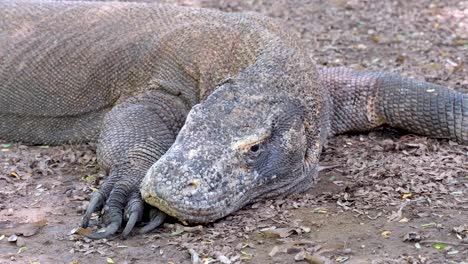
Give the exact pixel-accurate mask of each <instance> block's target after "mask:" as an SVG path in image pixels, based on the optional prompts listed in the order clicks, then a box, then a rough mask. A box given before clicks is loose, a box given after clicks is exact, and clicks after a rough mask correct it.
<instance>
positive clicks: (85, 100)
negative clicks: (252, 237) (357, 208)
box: [0, 1, 468, 238]
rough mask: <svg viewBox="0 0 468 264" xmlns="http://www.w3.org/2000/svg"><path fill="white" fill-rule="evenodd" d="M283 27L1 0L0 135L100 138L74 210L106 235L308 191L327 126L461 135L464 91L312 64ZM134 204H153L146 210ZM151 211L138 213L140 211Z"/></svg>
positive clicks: (335, 130)
mask: <svg viewBox="0 0 468 264" xmlns="http://www.w3.org/2000/svg"><path fill="white" fill-rule="evenodd" d="M285 32H286V30H285V29H284V28H283V27H282V26H281V24H280V23H277V22H275V21H272V20H270V19H267V18H264V17H261V16H259V15H253V14H228V13H222V12H217V11H211V10H205V9H196V8H182V7H173V6H161V5H148V4H142V3H115V2H112V3H99V2H95V3H89V2H68V3H65V2H41V1H32V2H8V1H0V137H1V138H3V139H7V140H14V141H23V142H26V143H41V144H42V143H47V144H59V143H65V142H80V141H89V140H96V141H97V143H98V144H97V156H98V159H99V161H100V164H101V167H102V169H103V170H105V172H106V174H107V178H106V179H105V181H104V182H103V184H102V185H101V187H100V189H99V190H98V191H96V192H94V193H93V194H92V196H91V201H90V205H89V207H88V209H87V211H86V213H85V215H84V217H83V221H82V226H83V227H87V226H88V225H89V223H90V219H91V215H92V213H93V212H95V211H99V210H103V212H104V215H105V216H107V217H106V218H105V219H107V221H106V225H107V226H106V228H105V229H104V230H103V232H98V233H95V234H92V235H90V237H91V238H106V237H110V236H112V235H114V234H116V233H117V232H118V231H119V230H120V228H121V227H122V226H124V225H125V228H124V230H123V232H122V233H123V235H124V236H127V235H129V234H130V232H131V231H132V230H133V228H134V226H135V225H136V224H137V223H138V222H142V221H143V220H144V217H143V215H144V214H143V212H144V211H145V210H148V211H149V214H148V215H149V218H150V219H149V221H148V224H147V225H146V226H145V227H143V228H142V229H141V230H140V232H141V233H145V232H148V231H151V230H152V229H154V228H156V227H157V226H158V225H160V224H161V223H162V222H163V221H164V218H165V216H166V214H168V215H171V216H174V217H176V218H178V219H180V220H182V221H184V222H189V223H207V222H211V221H215V220H217V219H219V218H222V217H224V216H226V215H228V214H230V213H232V212H234V211H236V210H238V209H240V208H242V207H243V206H245V205H246V204H249V203H252V202H255V201H258V200H262V199H266V198H271V197H277V196H285V195H288V194H291V193H297V192H302V191H304V190H307V189H308V188H310V186H313V183H314V182H315V179H316V177H317V169H318V160H319V157H320V153H321V149H322V147H323V145H324V144H325V141H326V138H327V137H328V136H331V135H334V134H339V133H346V132H349V131H368V130H370V129H373V128H376V127H378V126H381V125H384V124H387V125H390V126H393V127H399V128H403V129H406V130H408V131H410V132H415V133H419V134H422V135H427V136H431V137H436V138H448V139H451V140H454V141H457V142H459V143H461V144H467V143H468V96H467V95H466V94H461V93H458V92H456V91H454V90H452V89H449V88H446V87H443V86H439V85H434V84H430V83H427V82H424V81H417V80H413V79H410V78H404V77H401V76H399V75H396V74H389V73H385V72H371V71H356V70H351V69H347V68H342V67H339V68H324V69H320V70H319V71H317V70H316V68H315V66H314V63H313V61H312V60H311V58H310V54H309V52H308V51H307V50H306V49H305V48H304V47H302V46H301V44H300V41H299V40H297V39H295V38H294V37H292V36H289V35H288V34H287V33H285ZM145 204H150V205H152V206H153V207H151V208H149V207H148V206H146V205H145ZM145 208H147V209H145Z"/></svg>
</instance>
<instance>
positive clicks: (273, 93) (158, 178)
mask: <svg viewBox="0 0 468 264" xmlns="http://www.w3.org/2000/svg"><path fill="white" fill-rule="evenodd" d="M274 54H280V55H278V56H276V57H273V56H267V55H268V54H265V56H266V58H268V59H263V60H262V58H260V59H259V61H257V62H256V63H255V64H254V65H252V66H251V67H249V68H247V69H246V70H244V71H243V72H241V73H240V74H239V75H237V76H235V77H232V78H228V79H227V80H225V81H224V82H223V83H221V84H220V85H219V86H218V87H217V88H216V90H215V91H214V92H213V93H212V94H211V95H209V96H208V97H207V98H206V100H205V101H203V102H201V103H200V104H198V105H196V106H194V107H193V108H192V110H191V111H190V113H189V115H188V117H187V120H186V122H185V125H184V126H183V128H182V129H181V131H180V133H179V134H178V136H177V139H176V141H175V143H174V144H173V145H172V147H171V148H170V149H169V150H168V151H167V153H166V154H165V155H163V156H162V157H161V158H160V159H159V160H158V161H157V162H156V163H155V164H154V165H153V166H152V167H151V168H150V170H149V171H148V172H147V174H146V177H145V179H144V180H143V183H142V195H143V198H144V199H145V201H146V202H148V203H149V204H151V205H152V206H155V207H157V208H159V209H160V210H162V211H164V212H166V213H167V214H169V215H171V216H173V217H176V218H178V219H179V220H181V221H183V222H187V223H208V222H212V221H215V220H217V219H219V218H222V217H224V216H226V215H228V214H230V213H232V212H234V211H236V210H238V209H240V208H242V207H243V206H245V205H246V204H249V203H253V202H256V201H259V200H263V199H266V198H271V197H276V196H284V195H288V194H291V193H296V192H301V191H304V190H306V189H308V188H309V187H310V186H311V185H312V183H313V182H314V179H315V177H316V175H317V164H318V157H319V154H320V151H321V148H322V145H323V143H324V140H325V137H326V135H327V132H328V130H327V126H328V123H327V121H326V120H325V118H324V117H325V116H326V115H325V113H326V111H328V109H327V107H328V105H327V101H326V100H323V98H322V96H323V94H324V92H323V91H321V89H322V87H321V86H320V85H319V84H318V78H317V74H316V71H315V69H314V68H312V66H311V65H313V64H312V63H311V62H310V61H309V59H308V57H307V56H303V55H300V54H297V53H296V50H294V49H283V50H281V51H280V52H278V51H275V53H274Z"/></svg>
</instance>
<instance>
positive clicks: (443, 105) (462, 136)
mask: <svg viewBox="0 0 468 264" xmlns="http://www.w3.org/2000/svg"><path fill="white" fill-rule="evenodd" d="M320 75H321V78H322V81H323V83H324V84H325V85H326V87H328V89H329V90H330V94H331V97H332V103H333V113H332V115H331V132H332V133H333V134H340V133H344V132H348V131H364V130H369V129H371V128H375V127H377V126H380V125H383V124H388V125H390V126H392V127H396V128H402V129H405V130H408V131H410V132H414V133H418V134H421V135H425V136H430V137H434V138H448V139H451V140H454V141H457V142H460V143H462V144H468V94H462V93H460V92H457V91H455V90H452V89H449V88H446V87H442V86H439V85H435V84H431V83H427V82H424V81H418V80H414V79H410V78H406V77H402V76H399V75H396V74H390V73H384V72H371V71H356V70H352V69H347V68H341V67H340V68H326V69H321V70H320Z"/></svg>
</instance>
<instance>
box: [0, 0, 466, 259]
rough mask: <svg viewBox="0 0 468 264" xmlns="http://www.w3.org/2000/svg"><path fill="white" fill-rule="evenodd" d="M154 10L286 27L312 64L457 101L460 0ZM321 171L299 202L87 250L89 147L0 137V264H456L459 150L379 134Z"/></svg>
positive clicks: (359, 141) (461, 176) (461, 199)
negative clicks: (83, 229)
mask: <svg viewBox="0 0 468 264" xmlns="http://www.w3.org/2000/svg"><path fill="white" fill-rule="evenodd" d="M164 2H167V3H172V4H180V5H195V6H203V7H209V8H216V9H222V10H225V11H257V12H261V13H263V14H266V15H268V16H271V17H275V18H278V19H283V20H284V21H286V22H285V23H286V24H287V25H288V26H289V27H290V29H291V32H292V34H297V35H298V36H299V37H300V38H301V39H303V40H304V43H305V46H306V47H307V48H308V49H309V50H310V53H311V54H312V55H313V56H314V57H315V59H316V61H317V64H318V65H324V66H339V65H345V66H350V67H354V68H358V69H380V70H387V71H394V72H399V73H402V74H404V75H408V76H412V77H415V78H420V79H425V80H427V81H431V82H435V83H438V84H443V85H447V86H450V87H453V88H455V89H458V90H461V91H463V92H465V93H467V92H468V78H467V77H466V76H468V56H467V54H468V1H459V0H445V1H435V0H432V1H429V0H412V1H406V0H401V1H393V0H392V1H383V0H382V1H370V0H369V1H358V0H348V1H346V0H331V1H318V0H312V1H305V0H303V1H300V0H293V1H286V0H277V1H262V0H248V1H247V0H246V1H214V0H208V1H207V0H199V1H189V0H186V1H171V0H166V1H164ZM321 163H322V166H325V167H327V169H325V170H323V171H322V172H321V178H320V181H319V182H318V184H317V185H316V186H314V187H313V188H312V189H311V190H310V191H308V192H307V193H305V194H301V195H296V196H294V197H289V198H286V199H276V200H272V201H265V202H262V203H258V204H253V205H250V206H248V207H247V208H245V209H244V210H241V211H239V212H237V213H236V214H234V215H231V216H228V217H226V218H225V219H222V220H220V221H218V222H216V223H213V224H210V225H206V226H203V227H199V226H196V227H184V226H181V225H179V224H177V223H174V222H172V223H168V224H166V225H165V227H163V228H160V229H158V230H157V231H156V232H154V233H152V234H149V235H145V236H139V235H136V236H133V237H131V238H130V239H127V240H122V239H120V238H115V239H113V240H109V241H108V240H100V241H91V240H88V239H86V238H83V237H82V236H80V235H79V234H76V232H75V233H74V232H73V231H75V230H74V229H75V228H76V227H77V226H78V224H79V222H80V220H81V215H82V213H83V210H84V208H85V207H86V205H87V202H88V199H89V194H90V193H91V192H92V191H93V188H97V186H98V185H99V181H100V180H102V177H103V175H102V173H101V172H99V169H98V167H97V165H96V157H95V153H94V147H93V146H92V145H80V146H70V145H68V146H58V147H49V146H24V145H21V144H16V143H15V144H11V143H9V142H4V141H3V142H0V185H1V188H0V263H41V264H43V263H76V264H77V263H150V262H151V263H192V262H193V263H196V261H199V263H468V146H460V145H457V144H456V143H454V142H450V141H447V140H434V139H427V138H424V137H420V136H415V135H409V134H406V133H404V132H401V131H394V130H391V129H379V130H377V131H373V132H370V133H369V134H362V135H342V136H338V137H335V138H332V139H331V140H330V143H329V145H328V146H327V148H326V149H325V151H324V153H323V156H322V161H321ZM78 233H79V232H78ZM9 240H10V241H9ZM197 258H198V259H197Z"/></svg>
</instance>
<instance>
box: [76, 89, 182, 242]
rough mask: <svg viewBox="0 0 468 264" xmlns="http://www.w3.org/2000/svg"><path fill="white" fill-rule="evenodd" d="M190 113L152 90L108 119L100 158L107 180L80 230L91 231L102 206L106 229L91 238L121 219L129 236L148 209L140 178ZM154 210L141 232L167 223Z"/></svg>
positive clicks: (112, 229) (107, 231)
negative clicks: (92, 215)
mask: <svg viewBox="0 0 468 264" xmlns="http://www.w3.org/2000/svg"><path fill="white" fill-rule="evenodd" d="M186 115H187V110H186V109H185V106H184V105H183V103H182V102H181V101H180V100H179V99H178V98H177V97H175V96H171V95H167V94H165V93H163V92H154V91H153V92H147V93H145V94H141V95H139V96H137V97H134V98H131V99H128V100H126V101H125V102H123V103H122V104H120V105H118V106H116V107H114V108H113V109H112V110H111V111H110V112H109V113H108V114H107V115H106V116H105V118H104V123H103V127H102V130H101V131H102V132H101V134H100V136H99V140H98V146H97V155H98V156H99V158H100V163H101V166H102V167H103V168H104V169H105V170H106V171H108V178H107V179H106V181H105V182H104V183H103V184H102V186H101V187H100V189H99V191H97V192H95V193H93V195H92V198H91V201H90V205H89V206H88V209H87V211H86V213H85V215H84V217H83V222H82V226H83V227H87V226H88V223H89V220H90V217H91V214H92V213H93V212H95V211H97V210H100V209H101V208H102V207H103V208H104V216H105V219H106V221H105V222H107V223H106V224H108V226H107V227H106V228H105V229H104V230H103V232H98V233H94V234H92V235H90V236H89V237H90V238H95V239H98V238H105V237H109V236H110V235H113V234H114V233H116V232H117V231H118V229H119V228H120V226H121V225H122V222H123V220H127V223H126V228H125V230H124V231H123V236H124V237H126V236H127V235H128V234H129V233H130V231H131V230H132V229H133V227H134V225H135V224H136V223H137V222H140V221H141V219H142V215H143V210H144V202H143V200H142V198H141V195H140V190H139V189H140V183H141V180H142V179H143V177H144V176H145V174H146V172H147V170H148V169H149V168H150V167H151V165H153V163H154V162H156V161H157V160H158V159H159V157H161V156H162V155H163V154H164V152H166V151H167V149H169V147H170V146H171V145H172V143H173V142H174V139H175V136H176V135H177V132H178V130H179V129H180V127H181V126H182V124H183V121H184V119H185V116H186ZM151 210H155V212H156V213H154V214H153V218H152V219H151V221H150V223H149V224H148V225H147V226H145V227H144V228H143V229H141V231H140V232H148V231H150V230H152V229H153V228H156V227H157V226H158V225H159V224H160V223H161V222H162V221H163V220H164V216H165V214H164V213H162V212H159V210H158V209H156V208H152V209H151Z"/></svg>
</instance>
